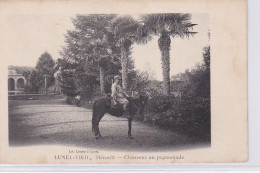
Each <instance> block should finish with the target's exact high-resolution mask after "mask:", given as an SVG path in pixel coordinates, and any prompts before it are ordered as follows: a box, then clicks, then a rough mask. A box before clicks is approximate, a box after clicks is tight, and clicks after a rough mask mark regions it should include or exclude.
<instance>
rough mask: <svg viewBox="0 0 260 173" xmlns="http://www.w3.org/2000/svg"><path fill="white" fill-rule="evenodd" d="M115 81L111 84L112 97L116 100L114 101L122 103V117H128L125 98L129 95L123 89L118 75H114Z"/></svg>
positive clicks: (127, 105)
mask: <svg viewBox="0 0 260 173" xmlns="http://www.w3.org/2000/svg"><path fill="white" fill-rule="evenodd" d="M114 80H115V82H114V83H113V84H112V88H111V89H112V93H111V96H112V98H113V99H114V100H115V101H116V103H119V104H121V105H123V109H124V115H123V117H129V101H128V100H127V98H128V97H129V96H128V95H127V94H126V93H125V92H124V90H123V88H122V86H121V84H122V79H121V77H120V76H118V75H117V76H115V77H114Z"/></svg>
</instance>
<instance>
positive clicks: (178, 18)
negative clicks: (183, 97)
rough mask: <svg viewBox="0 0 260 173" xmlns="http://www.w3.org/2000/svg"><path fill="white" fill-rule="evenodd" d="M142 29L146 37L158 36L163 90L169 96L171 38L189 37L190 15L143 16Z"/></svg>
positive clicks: (190, 27)
mask: <svg viewBox="0 0 260 173" xmlns="http://www.w3.org/2000/svg"><path fill="white" fill-rule="evenodd" d="M140 19H141V21H142V22H143V28H144V30H145V31H146V33H147V34H148V35H157V36H159V37H160V38H159V40H158V45H159V48H160V51H161V60H162V69H163V88H164V93H165V94H166V95H169V94H170V47H171V37H172V38H175V37H181V38H184V37H189V36H193V35H194V34H196V33H197V32H191V30H192V29H193V26H195V25H196V24H192V23H191V22H190V20H191V15H190V14H181V13H174V14H145V15H141V16H140Z"/></svg>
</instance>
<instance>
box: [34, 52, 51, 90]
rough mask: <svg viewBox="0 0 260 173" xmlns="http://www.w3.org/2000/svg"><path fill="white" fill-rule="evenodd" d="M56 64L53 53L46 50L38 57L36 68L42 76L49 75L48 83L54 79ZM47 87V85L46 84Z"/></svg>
mask: <svg viewBox="0 0 260 173" xmlns="http://www.w3.org/2000/svg"><path fill="white" fill-rule="evenodd" d="M54 66H55V61H54V60H53V59H52V57H51V55H50V54H49V53H48V52H47V51H45V52H44V53H43V54H42V55H41V56H40V57H39V59H38V62H37V64H36V70H37V71H38V72H39V73H40V75H41V76H44V75H46V76H47V85H49V84H51V82H53V81H54V77H53V74H54ZM46 87H47V86H46Z"/></svg>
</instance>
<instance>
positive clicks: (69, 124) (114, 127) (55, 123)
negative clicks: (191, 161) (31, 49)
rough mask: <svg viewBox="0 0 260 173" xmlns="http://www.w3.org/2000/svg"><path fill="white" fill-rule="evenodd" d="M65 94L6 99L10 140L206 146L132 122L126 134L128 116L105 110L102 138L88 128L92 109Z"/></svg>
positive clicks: (114, 146)
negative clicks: (129, 134) (74, 102)
mask: <svg viewBox="0 0 260 173" xmlns="http://www.w3.org/2000/svg"><path fill="white" fill-rule="evenodd" d="M64 100H65V99H64V98H61V97H60V98H59V97H58V98H50V99H46V100H9V144H10V146H24V145H26V146H28V145H67V146H77V147H88V148H104V149H105V148H108V149H110V150H135V151H136V150H140V151H149V150H153V151H156V150H158V151H162V150H168V149H171V150H179V149H184V148H185V149H187V148H194V147H196V148H197V147H205V146H209V144H198V143H194V142H193V141H192V140H191V139H189V138H188V137H187V136H185V135H183V134H179V133H175V132H171V131H166V130H162V129H159V128H156V127H152V126H149V125H146V124H143V123H141V122H133V125H132V135H133V137H134V139H129V138H128V137H127V131H128V126H127V119H125V118H117V117H113V116H111V115H109V114H106V115H105V116H104V117H103V119H102V120H101V122H100V125H99V126H100V132H101V134H102V136H103V138H102V139H99V140H95V138H94V134H93V133H92V130H91V119H92V110H90V109H86V108H81V107H76V106H73V105H67V104H66V103H65V101H64Z"/></svg>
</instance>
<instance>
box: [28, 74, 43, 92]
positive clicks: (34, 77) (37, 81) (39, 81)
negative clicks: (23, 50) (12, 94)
mask: <svg viewBox="0 0 260 173" xmlns="http://www.w3.org/2000/svg"><path fill="white" fill-rule="evenodd" d="M28 81H29V83H30V85H25V92H28V93H38V92H39V89H40V87H41V86H42V85H43V84H44V77H43V76H42V74H41V73H40V72H39V71H38V70H35V69H34V70H33V71H32V72H31V73H30V77H29V79H28Z"/></svg>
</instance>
